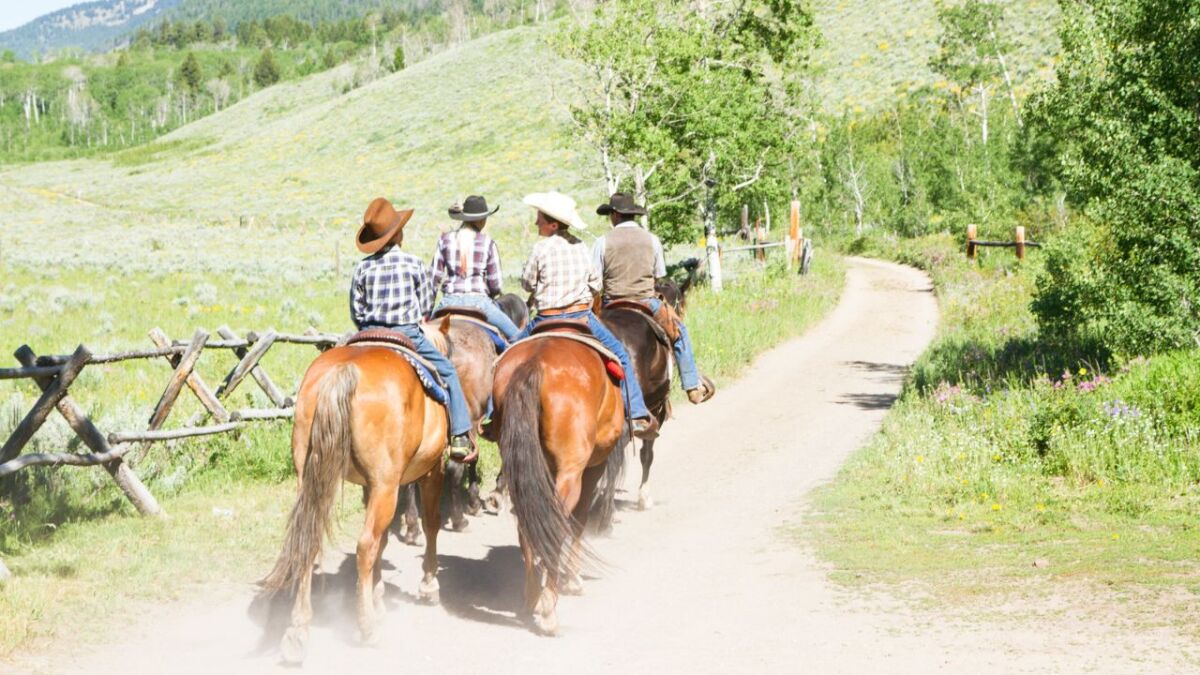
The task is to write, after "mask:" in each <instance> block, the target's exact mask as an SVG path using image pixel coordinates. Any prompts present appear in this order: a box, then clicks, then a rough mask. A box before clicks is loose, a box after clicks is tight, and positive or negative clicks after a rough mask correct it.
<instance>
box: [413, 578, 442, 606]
mask: <svg viewBox="0 0 1200 675" xmlns="http://www.w3.org/2000/svg"><path fill="white" fill-rule="evenodd" d="M417 597H418V598H419V599H420V600H421V602H423V603H425V604H427V605H436V604H439V603H440V602H441V601H442V592H441V589H440V587H439V586H438V582H437V579H434V580H433V581H428V582H426V581H422V582H421V585H420V586H419V587H417Z"/></svg>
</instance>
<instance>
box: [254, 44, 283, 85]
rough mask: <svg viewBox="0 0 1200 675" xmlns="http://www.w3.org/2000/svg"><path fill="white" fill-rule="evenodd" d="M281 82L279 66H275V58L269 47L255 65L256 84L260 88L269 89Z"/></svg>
mask: <svg viewBox="0 0 1200 675" xmlns="http://www.w3.org/2000/svg"><path fill="white" fill-rule="evenodd" d="M278 81H279V66H277V65H275V57H274V56H273V55H272V54H271V48H270V47H267V48H266V49H264V50H263V51H262V56H259V57H258V63H256V64H254V83H255V84H257V85H258V86H260V87H269V86H271V85H273V84H275V83H276V82H278Z"/></svg>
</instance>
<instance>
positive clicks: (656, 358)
mask: <svg viewBox="0 0 1200 675" xmlns="http://www.w3.org/2000/svg"><path fill="white" fill-rule="evenodd" d="M600 320H601V321H603V322H604V325H606V326H608V329H609V330H611V331H612V333H613V335H615V336H617V339H618V340H620V341H621V343H622V344H624V345H625V351H627V352H629V359H630V361H631V362H632V364H633V367H634V368H635V369H636V370H637V375H638V381H639V382H641V384H642V395H643V396H644V397H645V399H646V407H647V408H649V409H650V413H651V414H652V415H654V416H655V417H656V418H658V422H659V425H660V428H661V425H662V424H665V423H666V421H667V417H669V416H670V412H671V404H670V397H671V368H672V359H671V347H670V346H669V345H667V344H665V343H664V342H663V341H662V340H660V339H659V338H658V336H657V334H656V333H655V331H654V327H653V326H652V322H653V319H652V318H651V317H650V316H649V315H647V314H644V313H642V312H640V311H638V310H637V309H629V308H625V307H619V306H617V307H609V308H605V309H604V311H603V312H601V314H600ZM622 451H623V449H622ZM639 454H640V458H641V461H642V481H641V485H640V487H639V489H638V508H639V509H643V510H644V509H647V508H650V507H651V506H653V504H654V501H653V499H651V497H650V490H649V487H648V486H647V482H648V481H649V480H650V465H651V464H653V463H654V439H653V438H648V439H644V440H643V441H642V445H641V449H640V452H639ZM622 464H623V463H618V462H614V463H612V467H613V469H615V470H616V471H617V474H616V475H607V476H606V477H605V492H608V491H611V490H615V488H616V485H617V482H618V481H619V476H620V473H619V472H620V467H621V466H622ZM612 505H613V501H612V499H611V497H610V496H609V495H607V494H606V495H604V498H602V499H600V500H598V501H597V504H596V506H597V509H596V517H597V520H598V522H597V524H596V528H597V529H598V530H600V531H602V532H604V531H607V530H609V529H611V526H612V518H613V515H614V514H613V509H612Z"/></svg>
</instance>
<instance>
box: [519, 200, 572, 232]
mask: <svg viewBox="0 0 1200 675" xmlns="http://www.w3.org/2000/svg"><path fill="white" fill-rule="evenodd" d="M521 201H523V202H525V204H526V205H528V206H532V207H533V208H535V209H537V210H538V211H541V212H542V213H544V214H546V215H548V216H550V217H551V218H553V219H555V220H557V221H559V222H560V223H566V224H567V225H568V226H569V227H572V228H574V229H576V230H586V229H587V223H586V222H585V221H584V220H583V218H580V217H579V212H578V211H576V210H575V200H574V199H571V198H570V197H568V196H567V195H564V194H563V193H561V192H534V193H533V194H528V195H525V199H522V200H521Z"/></svg>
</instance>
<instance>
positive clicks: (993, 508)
mask: <svg viewBox="0 0 1200 675" xmlns="http://www.w3.org/2000/svg"><path fill="white" fill-rule="evenodd" d="M1002 508H1004V507H1003V506H1000V504H992V510H993V511H999V510H1000V509H1002Z"/></svg>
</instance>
